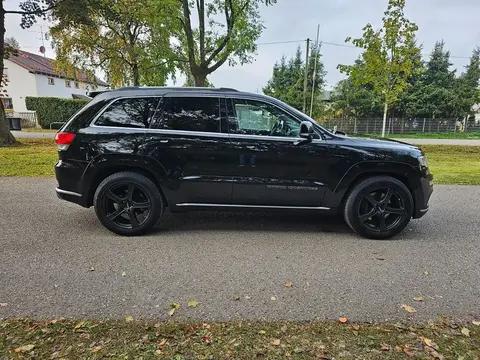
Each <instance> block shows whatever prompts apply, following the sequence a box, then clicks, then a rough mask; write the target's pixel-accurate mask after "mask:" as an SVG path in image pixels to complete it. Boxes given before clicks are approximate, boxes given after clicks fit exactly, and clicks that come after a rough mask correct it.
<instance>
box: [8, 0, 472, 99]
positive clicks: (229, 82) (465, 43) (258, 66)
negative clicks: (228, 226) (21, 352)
mask: <svg viewBox="0 0 480 360" xmlns="http://www.w3.org/2000/svg"><path fill="white" fill-rule="evenodd" d="M387 3H388V0H277V4H276V5H274V6H270V7H262V9H261V16H262V20H263V22H264V26H265V30H264V31H263V33H262V36H261V37H260V39H259V40H258V41H257V43H258V44H259V45H258V52H257V55H256V56H255V61H254V62H253V63H251V64H247V65H243V66H235V67H229V66H228V65H227V64H225V65H224V66H223V67H221V68H220V69H219V70H217V71H216V72H215V73H213V74H212V75H210V76H209V80H210V82H212V83H213V84H214V85H215V86H217V87H232V88H236V89H239V90H243V91H250V92H261V91H262V87H264V86H265V85H266V83H267V81H268V80H269V78H270V77H271V75H272V69H273V65H274V64H275V62H277V61H279V59H280V58H281V57H282V55H285V56H287V57H291V56H293V55H294V54H295V51H296V48H297V46H299V45H300V46H301V47H302V49H303V51H304V50H305V41H304V40H305V39H307V38H310V39H312V41H314V40H315V38H316V33H317V26H318V24H320V27H321V31H320V34H321V36H320V38H321V40H322V41H323V45H322V61H323V62H324V66H325V70H326V71H327V75H326V82H327V88H331V87H333V86H334V85H335V84H336V83H337V82H338V81H339V80H341V79H342V78H343V77H344V76H343V75H342V74H340V73H339V72H338V70H337V69H336V68H337V65H338V64H351V63H353V62H354V61H355V59H356V58H357V57H358V55H359V54H360V50H358V49H356V48H352V47H345V46H338V45H333V44H340V45H346V44H345V38H347V37H348V36H352V37H359V36H361V34H362V28H363V27H364V26H365V25H366V24H367V23H371V24H372V25H373V26H374V27H379V26H381V19H382V16H383V12H384V11H385V9H386V6H387ZM16 4H18V0H6V1H5V8H6V9H11V8H15V7H16V6H17V5H16ZM405 13H406V15H407V17H408V18H409V19H410V20H411V21H413V22H415V23H416V24H417V25H418V26H419V31H418V33H417V38H418V40H419V43H420V44H422V45H423V53H425V54H426V55H427V58H428V54H429V53H430V52H431V50H432V48H433V46H434V44H435V42H436V41H438V40H442V39H443V40H445V42H446V48H447V49H448V50H449V51H450V53H451V56H452V58H451V62H452V63H453V67H452V69H454V68H456V69H458V71H459V72H461V71H463V67H464V66H465V65H467V64H468V57H469V56H470V55H471V53H472V50H473V48H474V47H475V46H477V45H480V17H479V16H480V1H479V0H407V5H406V8H405ZM19 24H20V18H19V16H17V15H7V19H6V29H7V36H13V37H15V38H16V39H17V40H18V41H19V43H20V46H21V48H22V49H23V50H26V51H30V52H35V53H38V51H39V47H40V46H41V45H42V40H41V34H40V31H41V27H40V26H41V25H43V26H44V27H43V30H44V31H45V30H47V29H48V23H45V22H39V23H38V24H36V25H34V26H33V27H32V28H30V29H28V30H22V29H21V28H20V26H19ZM283 41H292V42H291V43H286V44H270V45H268V43H272V42H283ZM45 45H46V48H47V52H46V55H47V56H49V57H52V58H54V57H55V52H54V50H53V49H51V47H50V42H49V41H45ZM177 84H178V85H182V84H183V80H182V78H179V79H178V82H177Z"/></svg>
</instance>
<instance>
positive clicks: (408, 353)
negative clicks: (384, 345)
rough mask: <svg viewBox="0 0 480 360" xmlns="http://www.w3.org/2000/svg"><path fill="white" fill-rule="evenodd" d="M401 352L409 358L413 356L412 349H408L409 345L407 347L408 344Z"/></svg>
mask: <svg viewBox="0 0 480 360" xmlns="http://www.w3.org/2000/svg"><path fill="white" fill-rule="evenodd" d="M403 352H404V353H405V354H406V355H407V356H409V357H412V356H413V352H412V349H411V348H410V345H408V344H405V345H404V346H403Z"/></svg>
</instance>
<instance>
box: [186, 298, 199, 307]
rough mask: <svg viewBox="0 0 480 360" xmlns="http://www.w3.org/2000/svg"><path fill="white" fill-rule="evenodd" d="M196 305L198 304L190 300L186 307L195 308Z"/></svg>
mask: <svg viewBox="0 0 480 360" xmlns="http://www.w3.org/2000/svg"><path fill="white" fill-rule="evenodd" d="M198 305H200V303H199V302H197V301H195V300H190V301H189V302H188V304H187V306H188V307H197V306H198Z"/></svg>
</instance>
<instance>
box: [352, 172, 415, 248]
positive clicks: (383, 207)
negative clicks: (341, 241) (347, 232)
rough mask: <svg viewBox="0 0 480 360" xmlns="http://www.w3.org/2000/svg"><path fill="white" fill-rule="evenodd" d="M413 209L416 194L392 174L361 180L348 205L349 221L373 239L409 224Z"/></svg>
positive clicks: (398, 231) (355, 229)
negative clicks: (391, 175) (413, 194)
mask: <svg viewBox="0 0 480 360" xmlns="http://www.w3.org/2000/svg"><path fill="white" fill-rule="evenodd" d="M412 213H413V198H412V194H411V193H410V191H409V190H408V188H407V187H406V186H405V184H404V183H402V182H401V181H400V180H398V179H395V178H393V177H390V176H375V177H371V178H368V179H365V180H363V181H361V182H360V183H358V184H357V185H356V186H355V187H354V188H353V189H352V191H351V192H350V194H349V195H348V197H347V201H346V202H345V209H344V217H345V221H346V222H347V224H348V225H349V226H350V227H351V228H352V229H353V230H354V231H355V232H356V233H358V234H360V235H362V236H364V237H367V238H371V239H387V238H390V237H392V236H395V235H397V234H398V233H400V232H401V231H402V230H403V229H405V227H406V226H407V225H408V223H409V222H410V219H411V218H412Z"/></svg>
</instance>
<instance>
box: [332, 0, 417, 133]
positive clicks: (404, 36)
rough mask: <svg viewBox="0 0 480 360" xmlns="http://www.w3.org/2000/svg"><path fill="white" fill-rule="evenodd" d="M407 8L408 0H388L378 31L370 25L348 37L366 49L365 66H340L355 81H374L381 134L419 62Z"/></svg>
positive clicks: (357, 82) (415, 28) (356, 82)
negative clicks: (380, 111)
mask: <svg viewBox="0 0 480 360" xmlns="http://www.w3.org/2000/svg"><path fill="white" fill-rule="evenodd" d="M404 8H405V0H389V4H388V8H387V10H386V11H385V13H384V17H383V19H382V20H383V26H382V28H381V29H379V30H375V29H374V28H373V26H372V25H371V24H367V25H366V26H365V27H364V28H363V36H362V37H361V38H357V39H351V38H347V39H346V42H349V41H351V42H352V43H353V44H354V45H355V46H357V47H359V48H362V49H364V52H363V54H362V55H361V58H362V60H363V62H364V66H362V67H359V66H357V65H339V69H340V71H341V72H343V73H346V74H348V75H349V76H350V78H351V80H352V81H353V83H354V84H356V85H365V84H373V89H374V91H375V92H376V93H377V94H378V95H379V96H381V97H382V99H383V105H384V106H383V107H384V110H383V127H382V136H385V127H386V121H387V113H388V109H389V107H390V106H391V105H392V104H394V103H395V102H396V101H397V100H398V97H399V96H400V94H401V93H402V92H404V91H405V90H406V89H407V88H408V79H409V78H410V77H411V76H412V75H413V74H415V73H416V72H417V71H418V68H419V64H420V58H419V57H418V53H419V49H418V47H417V46H416V45H415V42H414V39H415V33H416V31H417V30H418V27H417V25H416V24H414V23H413V22H411V21H410V20H408V19H407V18H406V17H405V15H404Z"/></svg>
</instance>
